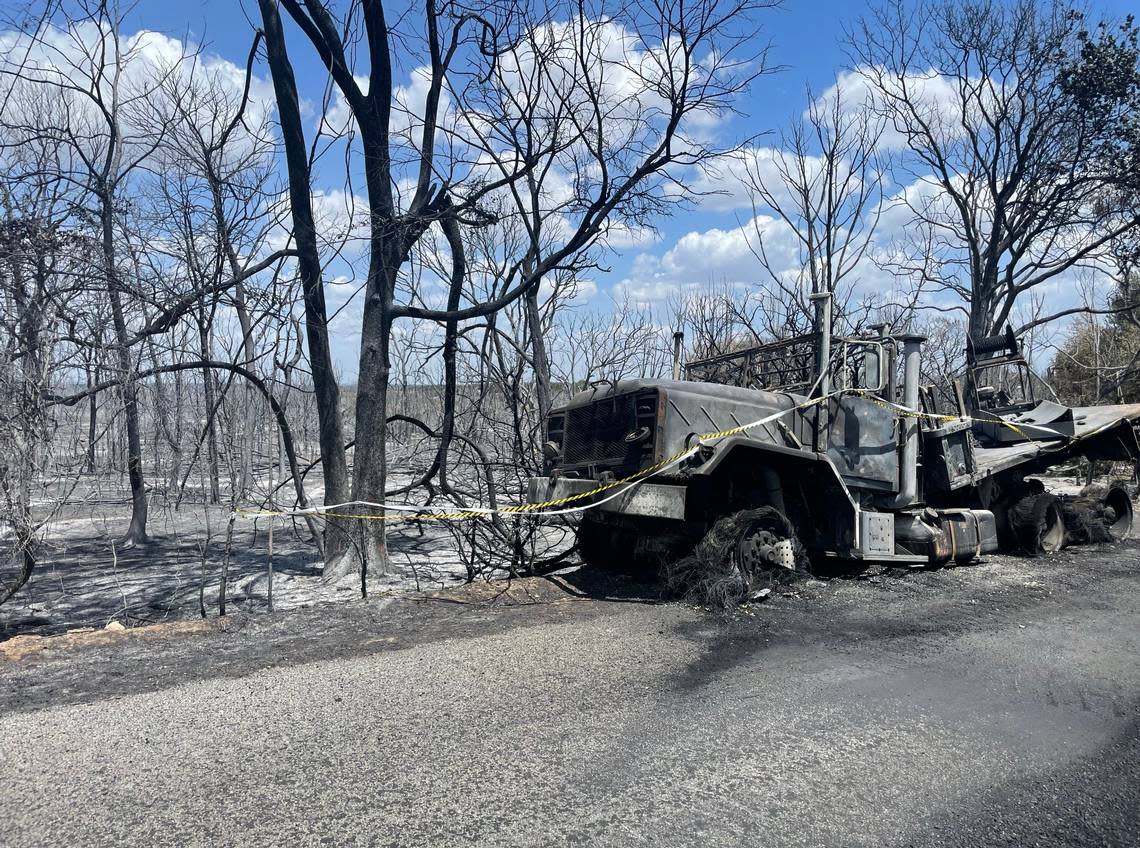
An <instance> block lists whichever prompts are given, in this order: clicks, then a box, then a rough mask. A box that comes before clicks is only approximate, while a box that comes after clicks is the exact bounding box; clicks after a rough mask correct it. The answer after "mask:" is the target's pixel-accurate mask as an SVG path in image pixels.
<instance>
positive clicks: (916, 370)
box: [894, 334, 926, 507]
mask: <svg viewBox="0 0 1140 848" xmlns="http://www.w3.org/2000/svg"><path fill="white" fill-rule="evenodd" d="M895 338H897V339H898V340H899V341H900V342H902V346H903V406H905V407H906V408H907V409H909V410H912V411H913V412H918V411H919V408H918V389H919V379H920V374H921V366H922V343H923V342H924V341H926V337H925V336H917V335H913V334H907V335H902V336H896V337H895ZM902 432H903V443H902V452H901V454H900V455H899V493H898V496H897V497H896V498H895V503H894V505H895V506H897V507H904V506H914V504H916V503H918V437H919V434H918V419H917V418H912V417H910V416H906V417H904V418H903V419H902Z"/></svg>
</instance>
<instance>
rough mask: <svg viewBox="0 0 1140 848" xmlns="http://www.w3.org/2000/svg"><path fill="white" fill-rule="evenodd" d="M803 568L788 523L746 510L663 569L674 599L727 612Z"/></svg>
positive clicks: (771, 512)
mask: <svg viewBox="0 0 1140 848" xmlns="http://www.w3.org/2000/svg"><path fill="white" fill-rule="evenodd" d="M805 565H806V557H805V555H804V550H803V546H802V545H801V544H800V542H799V539H798V538H797V537H796V532H795V528H794V527H793V526H792V524H791V522H789V521H788V519H787V518H786V517H785V516H784V515H783V513H781V512H779V511H778V510H776V509H773V508H771V507H761V508H760V509H745V510H741V511H740V512H735V513H732V514H731V515H726V516H724V517H723V518H720V519H718V520H717V521H716V522H715V523H714V524H713V525H712V527H710V528H709V530H708V532H707V533H706V534H705V536H704V538H702V539H701V541H700V542H698V543H697V545H696V547H695V548H694V549H693V551H692V553H690V554H688V555H687V556H684V557H681V558H680V559H678V560H675V561H673V562H670V563H667V564H666V566H665V582H666V586H667V588H668V589H669V591H670V593H671V594H673V595H674V596H676V597H681V598H685V599H686V600H689V601H692V602H694V603H699V604H702V605H707V606H713V607H718V608H722V609H725V608H728V607H731V606H734V605H736V604H740V603H743V602H744V601H746V600H748V599H749V598H750V597H752V596H753V595H754V594H755V593H757V592H758V591H760V590H762V589H771V588H773V587H775V586H777V585H779V584H782V583H787V582H790V581H791V580H794V579H795V578H796V576H797V574H798V572H801V571H802V570H803V568H804V567H805Z"/></svg>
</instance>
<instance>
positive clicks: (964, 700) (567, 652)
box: [0, 543, 1140, 847]
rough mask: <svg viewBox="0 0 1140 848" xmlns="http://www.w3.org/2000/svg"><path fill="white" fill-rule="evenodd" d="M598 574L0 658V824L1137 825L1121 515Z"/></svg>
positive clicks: (1138, 736)
mask: <svg viewBox="0 0 1140 848" xmlns="http://www.w3.org/2000/svg"><path fill="white" fill-rule="evenodd" d="M574 579H575V582H577V583H578V584H579V585H584V583H588V581H589V580H590V579H591V578H590V577H589V575H586V576H584V577H580V578H574ZM587 588H588V589H590V590H591V593H592V594H593V595H594V597H590V598H586V599H582V598H579V597H577V596H576V595H575V594H566V593H564V592H563V591H562V590H561V589H559V588H558V587H556V586H553V585H551V584H548V583H545V582H542V581H534V582H528V583H527V584H526V585H517V586H516V587H515V588H514V589H513V590H512V592H511V594H510V596H509V597H505V598H500V599H498V601H497V602H496V603H494V604H491V603H490V602H489V601H488V600H487V596H488V592H487V591H486V590H483V592H482V593H475V592H472V593H469V594H467V595H463V594H460V595H457V596H454V597H452V598H451V600H452V601H456V600H467V601H471V603H466V604H465V603H454V602H445V601H435V602H421V603H412V602H408V601H390V602H386V603H384V602H377V601H372V602H368V603H357V604H352V605H346V606H344V607H343V608H320V609H312V610H304V611H300V612H297V613H290V614H286V615H281V616H276V617H272V618H269V617H266V618H263V619H257V620H252V621H244V622H242V621H237V622H230V623H228V624H226V625H225V626H224V627H219V626H217V625H216V624H215V625H211V627H210V628H209V629H208V630H207V631H206V632H203V633H191V634H185V633H184V634H180V635H178V636H177V637H170V638H156V639H147V640H143V639H141V638H124V639H121V640H118V641H115V642H114V643H113V644H109V645H93V646H88V647H76V648H70V649H67V650H49V651H47V652H45V653H36V654H32V655H30V656H26V657H24V658H23V659H20V660H17V661H12V660H9V661H7V662H0V809H2V822H0V842H3V843H4V844H6V845H12V846H17V845H18V846H32V845H66V844H72V845H83V846H95V845H114V846H121V845H211V846H213V845H231V844H232V845H237V844H242V845H245V844H249V845H425V846H427V845H430V846H449V845H512V846H514V845H519V846H553V845H613V846H632V845H661V846H682V845H694V846H718V845H748V846H754V845H755V846H784V845H796V846H800V845H802V846H876V847H878V846H911V845H932V846H935V845H936V846H952V845H963V846H984V845H1010V846H1019V847H1020V846H1036V845H1042V846H1043V845H1088V846H1093V845H1096V846H1110V845H1111V846H1116V845H1119V846H1135V845H1138V844H1140V732H1138V724H1137V720H1138V717H1140V711H1138V704H1140V688H1138V684H1140V663H1138V661H1137V660H1138V657H1140V546H1137V544H1136V543H1131V544H1129V545H1126V546H1124V547H1121V548H1116V549H1086V550H1083V551H1074V552H1064V553H1063V554H1062V555H1061V556H1060V557H1059V558H1057V559H1054V560H1051V561H1049V562H1046V563H1042V562H1032V561H1028V560H1018V559H1012V558H1004V557H998V558H994V559H993V560H991V561H989V562H988V563H986V564H983V565H978V566H973V567H969V568H959V569H953V570H945V571H937V572H923V573H911V574H904V575H899V574H884V575H880V576H876V577H871V578H864V579H858V580H856V579H837V580H830V581H827V582H812V583H810V584H806V585H803V586H801V587H799V588H798V589H797V590H796V592H795V594H794V595H793V596H790V597H787V596H779V597H776V598H774V599H773V600H771V601H770V602H768V603H765V604H764V605H761V606H757V607H754V608H751V609H750V610H748V611H747V612H745V613H741V614H737V615H735V616H733V617H732V618H730V619H728V620H725V619H723V618H720V617H717V616H714V615H711V614H709V613H706V612H703V611H700V610H695V609H691V608H688V607H684V606H681V605H677V604H658V603H651V602H646V601H647V598H645V597H643V595H645V594H647V593H646V592H645V591H644V590H639V589H638V587H629V586H617V587H616V588H615V587H614V586H608V585H607V586H603V587H602V589H604V590H605V592H608V593H609V594H610V595H611V597H609V598H608V599H605V598H601V597H598V595H599V594H601V592H600V590H599V588H598V585H597V584H591V585H588V586H587ZM524 590H525V591H524ZM615 595H616V596H615Z"/></svg>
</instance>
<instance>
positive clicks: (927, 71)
mask: <svg viewBox="0 0 1140 848" xmlns="http://www.w3.org/2000/svg"><path fill="white" fill-rule="evenodd" d="M1089 29H1090V25H1089V23H1088V21H1087V18H1086V16H1085V14H1084V13H1083V12H1081V11H1080V10H1079V9H1077V8H1075V7H1073V6H1071V5H1070V4H1068V3H1066V2H1061V1H1060V0H1008V1H1007V0H969V2H965V3H936V2H928V0H923V2H919V3H917V4H910V3H903V2H901V0H897V1H895V2H890V3H887V4H885V5H882V6H880V7H878V8H877V9H875V10H874V12H873V13H872V14H871V16H869V17H868V18H866V19H864V20H862V21H860V22H859V24H858V26H857V27H855V29H854V31H853V33H852V36H851V51H852V54H853V56H854V58H855V60H856V61H857V62H858V63H859V67H858V72H859V75H861V77H862V79H863V80H864V81H865V82H866V83H867V84H868V87H869V90H870V94H869V95H868V100H867V102H866V103H865V104H861V105H863V106H865V107H867V108H873V109H875V110H877V111H878V112H879V113H880V114H881V115H882V116H883V117H884V119H886V120H887V121H888V127H889V128H890V130H891V131H892V132H893V134H894V136H895V138H896V139H897V141H898V143H899V144H900V145H902V146H903V147H905V149H906V150H907V151H908V155H906V156H904V157H901V159H900V162H899V165H898V172H899V173H900V174H906V175H909V176H910V177H911V179H912V180H913V183H912V184H911V185H910V186H908V187H907V188H906V189H905V190H904V191H902V192H901V193H900V194H899V196H898V201H899V202H900V203H901V204H904V205H905V206H906V207H907V208H908V209H909V211H910V212H911V214H912V215H913V221H912V222H911V224H910V230H911V232H914V233H917V234H919V235H920V236H923V237H924V238H923V242H922V245H921V246H922V247H923V248H925V249H927V252H928V253H929V254H930V255H929V256H928V257H926V259H928V260H929V261H921V262H917V261H916V262H905V261H904V262H901V263H900V264H901V265H902V270H904V271H911V272H914V273H915V274H916V275H917V276H918V277H919V279H918V280H917V282H918V283H919V284H920V285H922V286H924V287H925V288H926V290H927V291H945V292H948V293H953V294H955V295H957V296H958V297H960V298H961V300H962V301H963V302H964V303H966V304H967V305H968V324H969V326H968V331H969V333H970V335H971V336H972V337H976V338H982V337H985V336H987V335H990V334H991V333H993V332H995V331H996V330H1000V329H1001V328H1003V327H1005V326H1006V324H1007V323H1008V322H1010V321H1011V320H1012V319H1013V317H1014V307H1015V306H1016V305H1017V303H1018V302H1019V298H1021V297H1022V296H1024V295H1026V294H1027V293H1028V292H1030V291H1031V290H1033V289H1035V288H1037V287H1038V286H1041V285H1044V284H1046V283H1049V282H1051V281H1056V280H1057V279H1059V278H1060V277H1061V276H1062V275H1064V274H1065V273H1066V272H1068V271H1070V270H1071V269H1073V268H1075V267H1078V266H1080V265H1082V264H1088V263H1093V262H1096V261H1097V260H1098V259H1100V258H1101V256H1102V255H1103V253H1104V251H1105V248H1106V247H1107V246H1108V245H1109V244H1110V243H1111V242H1113V241H1114V240H1115V239H1118V238H1120V237H1121V236H1122V235H1124V234H1127V233H1129V232H1133V231H1135V230H1136V228H1137V226H1138V221H1137V218H1136V216H1135V214H1134V211H1133V210H1134V208H1135V207H1134V206H1130V205H1129V203H1128V194H1129V192H1131V191H1134V188H1135V186H1136V184H1137V179H1138V177H1140V170H1138V169H1137V162H1138V156H1137V138H1136V135H1135V130H1134V126H1133V122H1132V118H1131V115H1133V114H1134V113H1135V110H1136V108H1137V106H1138V105H1140V66H1138V58H1140V53H1138V50H1137V44H1136V31H1135V28H1134V26H1133V25H1132V22H1131V21H1126V22H1125V23H1124V24H1123V25H1121V26H1120V28H1119V29H1118V30H1116V31H1114V30H1113V28H1111V27H1107V26H1105V27H1101V28H1099V29H1095V30H1094V31H1093V32H1091V33H1090V32H1089ZM1109 150H1111V151H1113V155H1112V156H1111V157H1110V156H1106V155H1105V152H1106V151H1109ZM1055 317H1056V316H1055V314H1053V313H1047V314H1043V315H1041V316H1039V317H1037V318H1035V319H1033V320H1032V323H1033V324H1040V323H1044V322H1048V321H1050V320H1053V319H1054V318H1055ZM1024 329H1028V326H1027V327H1023V328H1022V330H1024Z"/></svg>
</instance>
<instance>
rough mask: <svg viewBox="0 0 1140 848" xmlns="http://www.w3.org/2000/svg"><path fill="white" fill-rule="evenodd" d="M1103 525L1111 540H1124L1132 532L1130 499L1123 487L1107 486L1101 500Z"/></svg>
mask: <svg viewBox="0 0 1140 848" xmlns="http://www.w3.org/2000/svg"><path fill="white" fill-rule="evenodd" d="M1100 502H1101V507H1102V510H1103V512H1102V514H1103V516H1104V523H1105V524H1106V525H1107V526H1108V532H1109V533H1110V534H1111V535H1112V538H1113V539H1123V538H1125V537H1126V536H1127V535H1128V533H1129V531H1130V530H1132V498H1130V497H1129V496H1128V490H1127V489H1125V488H1124V487H1123V486H1119V485H1116V486H1109V488H1108V491H1107V492H1105V494H1104V497H1103V498H1101V500H1100Z"/></svg>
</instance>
